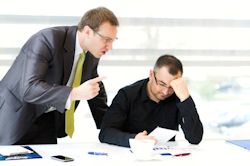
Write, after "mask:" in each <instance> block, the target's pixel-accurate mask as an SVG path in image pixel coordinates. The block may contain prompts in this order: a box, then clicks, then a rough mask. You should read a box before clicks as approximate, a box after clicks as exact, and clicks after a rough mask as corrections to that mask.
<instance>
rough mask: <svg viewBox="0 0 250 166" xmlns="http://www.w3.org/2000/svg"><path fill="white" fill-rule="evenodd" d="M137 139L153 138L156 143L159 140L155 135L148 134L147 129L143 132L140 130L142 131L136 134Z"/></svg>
mask: <svg viewBox="0 0 250 166" xmlns="http://www.w3.org/2000/svg"><path fill="white" fill-rule="evenodd" d="M135 139H138V140H139V139H140V140H142V139H151V140H154V141H155V143H156V142H157V140H156V139H155V137H154V136H149V135H148V133H147V131H145V130H144V131H143V132H140V133H138V134H137V135H136V136H135Z"/></svg>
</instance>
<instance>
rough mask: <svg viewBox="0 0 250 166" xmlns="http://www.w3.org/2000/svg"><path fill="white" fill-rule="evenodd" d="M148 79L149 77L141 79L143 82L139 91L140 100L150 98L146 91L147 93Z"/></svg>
mask: <svg viewBox="0 0 250 166" xmlns="http://www.w3.org/2000/svg"><path fill="white" fill-rule="evenodd" d="M148 81H149V78H147V79H145V80H144V81H143V83H142V91H141V94H140V95H141V100H142V101H146V100H150V98H149V97H148V93H147V85H148Z"/></svg>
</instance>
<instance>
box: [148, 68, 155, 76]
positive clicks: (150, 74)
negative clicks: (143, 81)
mask: <svg viewBox="0 0 250 166" xmlns="http://www.w3.org/2000/svg"><path fill="white" fill-rule="evenodd" d="M153 77H154V70H153V69H150V70H149V78H153Z"/></svg>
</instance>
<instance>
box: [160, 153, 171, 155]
mask: <svg viewBox="0 0 250 166" xmlns="http://www.w3.org/2000/svg"><path fill="white" fill-rule="evenodd" d="M161 155H162V156H172V154H171V153H161Z"/></svg>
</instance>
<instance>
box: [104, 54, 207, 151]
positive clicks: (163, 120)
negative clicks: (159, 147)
mask: <svg viewBox="0 0 250 166" xmlns="http://www.w3.org/2000/svg"><path fill="white" fill-rule="evenodd" d="M182 74H183V69H182V63H181V62H180V60H178V59H177V58H176V57H174V56H171V55H163V56H161V57H159V58H158V60H157V61H156V64H155V66H154V70H150V73H149V78H147V79H143V80H140V81H137V82H135V83H133V84H132V85H129V86H126V87H124V88H122V89H120V90H119V92H118V94H117V95H116V96H115V98H114V100H113V101H112V104H111V105H110V108H109V109H108V111H107V112H106V114H105V116H104V118H103V121H102V125H101V131H100V134H99V140H100V141H101V142H104V143H109V144H114V145H119V146H124V147H129V138H135V139H154V140H155V141H157V140H156V139H155V138H154V137H153V136H149V135H148V133H150V132H151V131H153V130H154V129H155V128H156V127H157V126H159V127H162V128H167V129H172V130H178V128H179V125H180V126H181V128H182V130H183V132H184V135H185V138H186V139H187V140H188V142H189V143H191V144H198V143H200V141H201V139H202V135H203V126H202V123H201V121H200V118H199V115H198V113H197V110H196V107H195V103H194V101H193V99H192V98H191V96H190V95H189V91H188V88H187V84H186V82H185V81H184V79H183V78H182ZM174 140H175V138H172V139H171V141H174Z"/></svg>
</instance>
